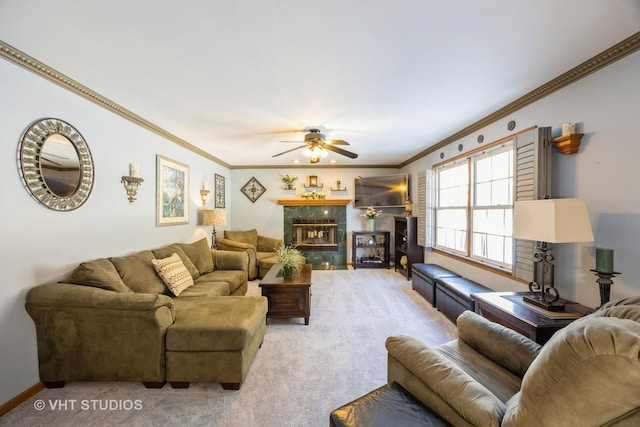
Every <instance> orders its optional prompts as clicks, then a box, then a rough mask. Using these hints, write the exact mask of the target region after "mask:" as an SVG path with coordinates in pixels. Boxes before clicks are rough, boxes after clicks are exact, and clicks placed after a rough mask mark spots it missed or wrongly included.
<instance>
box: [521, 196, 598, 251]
mask: <svg viewBox="0 0 640 427" xmlns="http://www.w3.org/2000/svg"><path fill="white" fill-rule="evenodd" d="M513 237H515V238H516V239H523V240H534V241H539V242H548V243H578V242H593V240H594V239H593V231H592V229H591V221H589V212H588V211H587V205H586V203H585V201H584V200H582V199H542V200H526V201H521V202H516V203H515V206H514V211H513Z"/></svg>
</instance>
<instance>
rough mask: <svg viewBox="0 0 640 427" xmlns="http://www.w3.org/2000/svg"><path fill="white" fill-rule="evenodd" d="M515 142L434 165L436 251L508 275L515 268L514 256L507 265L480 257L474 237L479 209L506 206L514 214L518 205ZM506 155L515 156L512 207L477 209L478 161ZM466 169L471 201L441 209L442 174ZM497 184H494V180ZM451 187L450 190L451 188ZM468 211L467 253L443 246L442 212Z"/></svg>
mask: <svg viewBox="0 0 640 427" xmlns="http://www.w3.org/2000/svg"><path fill="white" fill-rule="evenodd" d="M514 147H515V140H514V138H506V139H503V140H500V141H496V143H494V144H490V145H489V146H487V147H484V149H483V150H482V151H474V152H472V153H468V154H467V155H466V156H464V157H463V158H460V157H458V158H455V159H452V160H450V161H448V162H443V163H440V164H438V165H434V169H435V179H436V184H435V190H436V194H435V208H434V210H435V216H434V232H435V235H434V248H435V249H437V250H440V251H442V252H445V253H449V254H451V255H454V256H457V257H461V258H464V259H468V260H470V261H473V262H476V263H479V264H483V265H487V266H490V267H492V268H496V269H498V270H501V271H504V272H509V273H510V272H511V271H512V269H513V256H511V261H512V263H505V262H501V261H498V260H494V259H491V258H489V257H482V256H479V255H476V254H475V253H474V252H475V251H474V234H475V230H474V219H473V214H474V211H477V210H479V209H505V207H506V208H507V209H510V210H511V211H512V212H513V204H514V197H515V196H514V187H515V182H514V171H515V165H514V159H515V148H514ZM504 152H510V157H511V165H510V174H509V180H510V185H509V187H510V188H509V191H510V193H509V195H508V197H507V198H508V200H509V201H510V204H506V205H500V204H498V205H483V206H476V201H477V188H476V187H477V184H478V183H477V162H478V160H481V159H483V158H487V157H492V156H496V155H499V154H501V153H504ZM462 166H466V168H467V171H466V175H467V177H466V178H467V183H466V188H467V200H466V204H465V205H459V206H445V207H441V206H440V200H441V195H440V192H441V190H442V188H441V187H440V184H441V182H440V175H441V173H442V172H445V171H447V170H450V169H453V168H457V167H462ZM490 182H493V181H490ZM448 188H449V187H448ZM461 207H462V208H464V209H465V218H466V228H465V230H464V231H465V233H466V235H465V242H464V250H460V249H459V247H458V246H455V247H451V246H447V245H444V244H442V242H441V241H439V238H438V233H439V230H440V229H441V227H439V225H438V216H439V215H440V213H441V212H446V211H447V210H452V209H456V210H459V209H460V208H461ZM455 231H456V230H454V232H455ZM510 235H511V233H508V236H509V237H510ZM501 236H502V237H503V238H505V237H506V236H507V234H504V235H501ZM513 245H514V242H513V239H511V245H510V248H509V251H510V253H511V255H512V254H513ZM504 250H505V247H504V244H503V251H504ZM505 257H507V255H504V257H503V259H504V258H505Z"/></svg>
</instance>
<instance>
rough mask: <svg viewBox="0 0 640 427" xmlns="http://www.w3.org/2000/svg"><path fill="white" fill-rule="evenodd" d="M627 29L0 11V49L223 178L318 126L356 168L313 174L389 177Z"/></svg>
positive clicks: (161, 12)
mask: <svg viewBox="0 0 640 427" xmlns="http://www.w3.org/2000/svg"><path fill="white" fill-rule="evenodd" d="M639 30H640V1H638V0H607V1H604V0H561V1H558V0H520V1H514V0H484V1H478V0H455V1H452V0H450V1H445V0H437V1H436V0H325V1H322V2H319V1H309V0H185V1H180V2H178V1H175V0H109V1H103V2H93V1H83V0H57V1H55V2H54V1H47V0H0V40H2V41H4V42H6V43H8V44H10V45H12V46H13V47H15V48H17V49H19V50H22V51H23V52H25V53H26V54H28V55H30V56H32V57H34V58H36V59H38V60H40V61H42V62H43V63H45V64H46V65H48V66H49V67H52V68H54V69H55V70H57V71H59V72H61V73H63V74H65V75H67V76H68V77H70V78H72V79H74V80H76V81H78V82H80V83H82V84H83V85H85V86H88V87H89V88H91V89H93V90H94V91H96V92H98V93H100V94H101V95H103V96H105V97H107V98H109V99H110V100H112V101H114V102H116V103H118V104H120V105H121V106H123V107H125V108H127V109H129V110H131V111H133V112H134V113H136V114H137V115H139V116H141V117H143V118H144V119H146V120H149V121H150V122H152V123H154V124H155V125H157V126H159V127H161V128H163V129H164V130H166V131H168V132H170V133H172V134H174V135H176V136H177V137H179V138H181V139H183V140H186V141H188V142H189V143H191V144H193V145H194V146H196V147H199V148H201V149H203V150H204V151H206V152H208V153H210V154H211V155H213V156H215V157H216V158H218V159H221V160H222V161H223V162H226V163H227V164H229V165H231V166H233V167H242V166H250V165H262V166H268V165H287V166H291V164H292V163H291V162H292V161H293V160H294V159H302V158H303V157H302V155H301V154H302V150H297V151H295V152H292V153H289V154H286V155H282V156H279V157H276V158H273V157H272V155H273V154H276V153H279V152H282V151H285V150H287V149H290V148H293V147H295V145H291V144H285V143H282V142H279V141H280V140H300V141H302V140H303V138H304V132H294V131H296V130H298V131H299V130H301V129H303V128H305V127H308V126H315V125H320V126H323V127H324V128H326V129H327V130H328V134H327V138H328V139H344V140H346V141H349V142H350V144H351V145H350V146H346V147H344V148H346V149H348V150H350V151H353V152H356V153H358V154H359V157H358V158H357V159H355V160H351V159H348V158H346V157H344V156H340V155H336V154H331V155H330V156H329V157H328V158H326V159H324V160H323V161H322V164H327V163H328V161H329V160H330V159H335V160H336V161H337V164H338V165H341V166H354V167H361V166H365V165H398V164H400V163H402V162H403V161H405V160H407V159H409V158H411V157H413V156H415V155H416V154H418V153H420V152H422V151H423V150H425V149H427V148H428V147H429V146H431V145H433V144H435V143H437V142H439V141H441V140H442V139H444V138H446V137H448V136H450V135H451V134H453V133H455V132H456V131H459V130H460V129H462V128H464V127H466V126H468V125H470V124H472V123H474V122H475V121H477V120H479V119H481V118H483V117H485V116H487V115H488V114H490V113H492V112H494V111H495V110H497V109H499V108H500V107H503V106H505V105H506V104H508V103H510V102H511V101H514V100H515V99H517V98H519V97H520V96H522V95H524V94H526V93H528V92H529V91H531V90H533V89H535V88H536V87H538V86H540V85H542V84H544V83H546V82H548V81H549V80H551V79H553V78H555V77H557V76H559V75H560V74H562V73H564V72H566V71H568V70H569V69H571V68H573V67H575V66H576V65H578V64H580V63H582V62H583V61H585V60H587V59H589V58H591V57H592V56H594V55H596V54H598V53H600V52H601V51H603V50H605V49H607V48H609V47H611V46H613V45H614V44H616V43H618V42H620V41H622V40H623V39H625V38H627V37H629V36H631V35H632V34H634V33H636V32H637V31H639ZM67 119H69V118H67ZM303 164H306V163H304V162H303Z"/></svg>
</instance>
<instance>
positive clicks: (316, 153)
mask: <svg viewBox="0 0 640 427" xmlns="http://www.w3.org/2000/svg"><path fill="white" fill-rule="evenodd" d="M305 131H307V132H308V133H307V134H306V135H305V136H304V144H303V145H299V146H298V147H295V148H292V149H290V150H287V151H283V152H282V153H278V154H274V155H273V156H272V157H278V156H281V155H283V154H287V153H290V152H292V151H295V150H299V149H301V148H306V150H305V154H306V155H307V156H308V157H309V161H310V162H311V163H318V162H319V161H320V159H321V158H322V157H324V156H325V155H326V154H327V153H326V152H325V151H323V150H328V151H333V152H334V153H338V154H342V155H343V156H347V157H349V158H350V159H355V158H357V157H358V155H357V154H355V153H352V152H351V151H347V150H344V149H342V148H338V147H336V145H349V143H348V142H347V141H344V140H342V139H333V140H329V141H327V140H326V138H325V135H324V134H323V133H322V131H321V130H320V129H317V128H310V129H305ZM281 142H287V143H290V142H293V143H302V141H281Z"/></svg>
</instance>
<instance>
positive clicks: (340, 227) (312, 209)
mask: <svg viewBox="0 0 640 427" xmlns="http://www.w3.org/2000/svg"><path fill="white" fill-rule="evenodd" d="M296 218H298V219H299V218H302V219H309V218H317V219H322V220H326V219H334V220H335V222H336V223H337V236H336V240H337V243H338V247H337V249H332V250H331V251H318V250H313V251H311V250H309V251H307V250H304V249H302V248H301V250H300V252H302V254H303V255H304V257H305V258H306V260H307V262H308V263H309V264H312V265H313V268H314V269H325V268H336V269H345V268H346V267H347V208H346V206H345V205H331V204H327V205H318V204H313V205H295V206H286V205H285V206H284V243H285V244H287V245H290V244H292V242H293V232H294V231H293V229H294V227H293V219H296Z"/></svg>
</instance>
